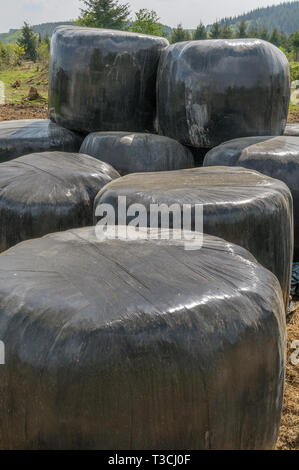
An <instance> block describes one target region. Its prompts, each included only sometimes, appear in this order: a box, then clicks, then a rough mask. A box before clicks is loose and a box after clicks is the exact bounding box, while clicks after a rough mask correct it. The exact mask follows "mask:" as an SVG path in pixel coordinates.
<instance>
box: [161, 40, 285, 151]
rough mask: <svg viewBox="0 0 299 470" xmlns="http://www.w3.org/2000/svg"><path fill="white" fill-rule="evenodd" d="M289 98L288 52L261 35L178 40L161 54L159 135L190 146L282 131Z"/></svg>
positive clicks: (201, 145) (207, 144)
mask: <svg viewBox="0 0 299 470" xmlns="http://www.w3.org/2000/svg"><path fill="white" fill-rule="evenodd" d="M289 99H290V71H289V64H288V60H287V58H286V56H285V55H284V54H283V52H282V51H280V50H279V49H278V48H276V47H275V46H273V45H272V44H270V43H268V42H265V41H262V40H260V39H235V40H232V39H230V40H222V39H221V40H208V41H191V42H182V43H177V44H174V45H171V46H169V47H168V48H167V49H165V50H164V51H163V53H162V57H161V60H160V64H159V72H158V118H159V133H161V134H163V135H167V136H168V137H172V138H173V139H176V140H179V141H180V142H181V143H183V144H186V145H190V146H192V147H205V148H212V147H215V146H216V145H219V144H220V143H222V142H225V141H226V140H229V139H233V138H236V137H244V136H253V135H281V134H282V133H283V131H284V128H285V125H286V120H287V115H288V107H289Z"/></svg>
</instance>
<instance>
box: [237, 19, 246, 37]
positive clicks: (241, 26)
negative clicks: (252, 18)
mask: <svg viewBox="0 0 299 470" xmlns="http://www.w3.org/2000/svg"><path fill="white" fill-rule="evenodd" d="M236 37H237V38H240V39H241V38H246V37H247V26H246V23H245V21H241V23H240V24H239V25H238V30H237V33H236Z"/></svg>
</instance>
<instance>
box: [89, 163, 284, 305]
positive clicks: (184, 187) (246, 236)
mask: <svg viewBox="0 0 299 470" xmlns="http://www.w3.org/2000/svg"><path fill="white" fill-rule="evenodd" d="M119 197H125V198H126V199H125V200H124V201H121V202H120V200H119ZM119 202H120V203H119ZM101 204H110V205H111V206H112V207H113V208H114V209H115V213H116V216H117V219H116V221H117V223H120V222H119V220H120V219H119V217H120V216H123V214H119V208H121V205H123V206H124V207H125V209H126V213H127V214H128V213H129V212H128V208H129V207H130V206H132V205H133V204H141V205H142V207H145V210H146V217H147V220H146V221H145V223H146V224H147V225H148V226H150V225H151V224H152V222H151V206H152V205H154V204H157V205H159V206H161V209H162V204H166V205H167V207H168V208H169V207H171V206H172V205H173V204H178V205H179V209H180V210H181V213H180V214H179V215H180V216H181V217H180V220H179V224H181V223H182V224H183V221H185V219H184V216H183V208H184V204H190V205H191V207H192V213H191V217H192V220H191V228H192V230H195V229H197V230H202V228H201V227H196V223H195V222H196V220H195V205H196V204H197V205H202V206H203V231H204V232H205V233H207V234H210V235H215V236H218V237H221V238H223V239H225V240H228V241H230V242H232V243H236V244H238V245H240V246H242V247H244V248H246V249H247V250H249V251H250V252H251V253H252V254H253V255H254V256H255V258H256V259H257V260H258V261H259V262H260V263H261V264H262V265H263V266H265V267H266V268H267V269H269V270H270V271H272V272H273V273H274V274H275V275H276V276H277V278H278V280H279V281H280V284H281V287H282V291H283V294H284V300H285V304H286V305H287V304H288V300H289V291H290V276H291V266H292V258H293V205H292V197H291V193H290V191H289V189H288V188H287V187H286V185H285V184H284V183H282V182H281V181H278V180H274V179H272V178H268V177H266V176H264V175H261V174H259V173H257V172H255V171H250V170H246V169H243V168H227V167H217V168H216V167H215V168H214V167H213V168H194V169H191V170H179V171H175V172H160V173H143V174H133V175H127V176H124V177H123V178H120V179H118V180H117V181H113V182H112V183H110V184H108V185H107V186H105V187H104V188H103V189H102V190H101V191H100V193H99V194H98V195H97V197H96V199H95V214H96V215H100V212H98V210H99V209H100V205H101ZM133 207H134V206H133ZM136 210H137V209H136ZM138 210H139V209H138ZM122 212H123V211H122ZM133 212H134V211H133ZM126 213H125V219H124V221H122V222H121V223H122V224H123V223H127V224H129V223H132V221H133V219H134V218H135V212H134V216H131V215H129V216H128V215H127V217H126ZM136 215H138V213H137V214H136ZM170 215H171V217H169V218H168V219H167V221H166V222H168V220H169V219H170V226H173V221H175V223H177V222H176V220H177V219H175V218H174V216H172V212H171V214H170ZM95 220H96V221H97V220H98V218H97V217H95ZM153 220H154V218H153V219H152V221H153ZM141 223H143V222H142V221H141ZM157 223H158V224H159V225H160V226H161V225H162V226H163V228H165V227H164V222H163V221H162V217H159V219H158V220H157ZM176 228H177V227H176Z"/></svg>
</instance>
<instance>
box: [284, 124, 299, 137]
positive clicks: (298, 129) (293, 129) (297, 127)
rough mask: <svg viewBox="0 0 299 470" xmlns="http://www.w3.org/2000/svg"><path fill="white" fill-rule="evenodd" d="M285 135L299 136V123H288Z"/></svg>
mask: <svg viewBox="0 0 299 470" xmlns="http://www.w3.org/2000/svg"><path fill="white" fill-rule="evenodd" d="M284 135H286V136H289V137H291V136H292V137H299V123H298V122H295V123H289V124H287V125H286V128H285V131H284Z"/></svg>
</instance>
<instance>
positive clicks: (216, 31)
mask: <svg viewBox="0 0 299 470" xmlns="http://www.w3.org/2000/svg"><path fill="white" fill-rule="evenodd" d="M221 33H222V31H221V27H220V24H219V23H218V21H216V23H214V24H213V25H212V28H211V31H210V37H211V38H212V39H219V38H221Z"/></svg>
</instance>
